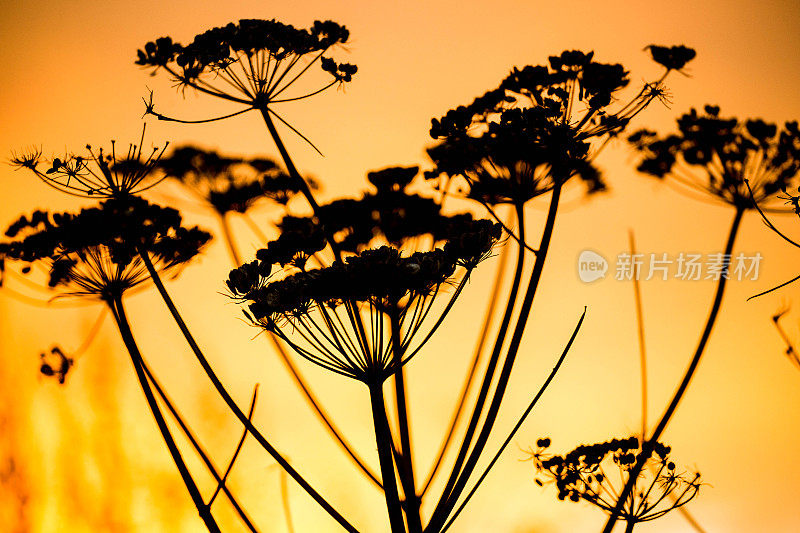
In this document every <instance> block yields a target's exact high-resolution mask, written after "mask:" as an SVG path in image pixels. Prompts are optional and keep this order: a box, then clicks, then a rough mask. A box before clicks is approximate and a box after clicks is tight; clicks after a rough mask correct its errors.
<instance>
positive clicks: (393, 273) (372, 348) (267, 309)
mask: <svg viewBox="0 0 800 533" xmlns="http://www.w3.org/2000/svg"><path fill="white" fill-rule="evenodd" d="M500 235H501V228H500V226H499V225H497V224H493V223H491V222H489V221H486V220H481V221H469V222H465V223H464V224H462V226H461V227H460V228H459V229H458V232H457V233H456V232H455V231H454V234H453V236H452V238H451V239H449V240H448V241H447V242H446V244H445V245H444V247H443V248H437V249H434V250H431V251H429V252H416V253H413V254H411V255H409V256H403V255H402V254H401V253H400V251H399V250H397V249H395V248H392V247H390V246H383V247H380V248H377V249H370V250H364V251H362V252H360V253H358V254H356V255H352V256H349V257H347V258H346V259H345V260H344V261H337V262H335V263H334V264H333V265H331V266H329V267H325V268H320V269H313V270H301V271H299V272H295V273H293V274H288V275H287V274H286V272H285V271H283V275H280V274H278V272H280V271H278V272H275V273H273V265H274V264H275V263H278V262H279V260H277V259H276V258H275V257H274V256H273V255H272V254H271V253H270V252H269V250H267V249H265V250H260V251H259V253H258V254H257V259H256V260H255V261H253V262H251V263H247V264H244V265H242V266H241V267H239V268H237V269H234V270H233V271H231V273H230V275H229V277H228V280H227V285H228V288H229V290H230V291H231V293H232V294H233V295H234V297H235V298H237V299H239V300H241V301H242V302H247V303H248V311H246V312H245V315H246V316H247V317H248V319H249V320H251V321H252V322H253V323H254V324H256V325H259V326H261V327H263V328H264V329H266V330H267V331H270V332H272V333H274V334H276V335H278V336H279V337H280V338H282V339H283V340H284V341H286V342H287V343H288V344H289V345H290V346H292V348H293V349H294V350H295V351H296V352H297V353H298V354H299V355H301V356H302V357H304V358H306V359H308V360H309V361H312V362H314V363H316V364H318V365H320V366H322V367H323V368H327V369H329V370H331V371H333V372H336V373H338V374H342V375H345V376H349V377H351V378H354V379H357V380H360V381H363V382H365V383H367V384H375V383H381V382H382V381H383V380H384V379H386V378H387V377H388V376H390V375H391V374H393V373H394V372H395V371H397V370H398V369H399V368H400V366H401V365H403V364H405V363H406V362H407V361H408V360H409V359H410V358H411V357H413V356H414V355H415V354H416V353H417V352H418V351H419V350H420V348H421V347H422V345H423V344H424V343H425V342H426V341H427V339H428V338H429V337H430V336H431V335H432V334H433V332H434V331H435V329H436V328H437V327H438V326H439V324H441V322H442V320H443V319H444V316H445V315H446V313H447V311H449V309H450V308H451V307H452V305H453V304H454V302H455V299H456V298H457V297H458V295H459V294H460V292H461V290H462V288H463V287H464V284H465V282H466V280H467V279H468V276H469V273H470V272H471V271H472V269H474V268H475V266H477V264H478V263H479V262H480V261H482V260H483V259H485V258H486V257H487V256H488V254H489V253H490V250H491V248H492V246H493V244H494V243H495V242H496V241H497V239H499V237H500ZM458 267H462V268H463V269H464V270H465V271H466V273H465V275H464V276H463V277H462V279H461V281H460V282H459V283H458V286H457V288H456V289H455V291H454V292H453V294H452V295H451V297H450V300H449V302H448V304H447V305H446V307H445V310H444V311H443V312H442V313H440V314H439V317H438V318H435V319H434V318H432V317H431V314H432V309H433V305H434V300H435V299H436V296H438V295H439V294H440V293H441V292H442V291H443V288H444V287H448V286H450V285H452V284H454V283H456V279H457V278H456V277H455V276H456V271H457V268H458ZM362 311H363V312H362ZM357 315H358V316H357ZM362 318H364V320H363V321H362V320H361V319H362ZM387 320H388V323H389V326H387ZM431 321H433V322H434V323H433V325H430V326H428V327H427V334H425V336H424V338H423V339H422V340H421V341H415V337H418V336H419V335H420V334H422V328H423V324H424V323H426V322H427V323H430V322H431ZM394 328H396V329H394ZM390 330H392V331H394V334H393V333H392V331H390ZM398 354H402V356H401V357H398Z"/></svg>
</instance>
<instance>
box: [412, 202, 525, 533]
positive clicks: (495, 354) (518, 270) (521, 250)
mask: <svg viewBox="0 0 800 533" xmlns="http://www.w3.org/2000/svg"><path fill="white" fill-rule="evenodd" d="M516 209H517V220H518V223H519V231H520V235H519V236H520V238H519V239H518V240H517V244H518V250H517V265H516V267H515V270H514V279H513V281H512V282H511V290H510V292H509V296H508V302H507V303H506V309H505V311H504V313H503V318H502V320H501V322H500V327H499V328H498V331H497V338H496V339H495V343H494V348H493V349H492V354H491V356H490V357H489V362H488V364H487V367H486V372H485V373H484V376H483V382H482V383H481V388H480V389H479V392H478V397H477V399H476V400H475V407H474V408H473V410H472V416H471V417H470V421H469V424H468V426H467V430H466V432H465V434H464V439H463V441H462V442H461V447H460V448H459V450H458V456H457V457H456V460H455V463H454V464H453V468H452V470H451V471H450V477H449V478H448V480H447V484H446V485H445V488H444V490H443V491H442V495H441V497H440V499H439V502H438V503H437V504H436V508H435V509H434V511H433V515H432V516H431V521H430V522H429V523H428V526H427V527H426V531H437V529H430V528H431V524H433V523H434V521H435V520H438V521H439V523H438V525H437V526H436V527H437V528H438V527H441V526H442V525H444V522H445V519H446V518H447V516H446V512H447V509H446V508H445V507H446V505H447V502H448V499H449V496H450V493H451V491H452V489H453V487H454V486H455V484H456V482H457V481H458V475H459V473H460V472H461V467H462V465H463V464H464V461H465V460H466V458H467V453H468V452H469V446H470V444H471V443H472V437H473V435H474V433H475V431H476V430H477V427H478V423H479V422H480V417H481V413H482V411H483V406H484V403H485V401H486V398H487V397H488V395H489V389H490V387H491V384H492V378H493V377H494V371H495V369H496V368H497V363H498V362H499V360H500V353H501V351H502V348H503V342H504V341H505V336H506V334H507V333H508V326H509V324H510V322H511V317H512V315H513V313H514V304H515V303H516V301H517V293H518V291H519V287H520V282H521V280H522V270H523V268H524V266H525V247H524V245H523V243H524V241H525V221H524V218H523V216H522V215H523V209H522V205H521V204H518V205H517V206H516ZM442 513H444V514H442Z"/></svg>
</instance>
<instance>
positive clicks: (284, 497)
mask: <svg viewBox="0 0 800 533" xmlns="http://www.w3.org/2000/svg"><path fill="white" fill-rule="evenodd" d="M280 477H281V502H282V503H283V515H284V517H285V518H286V530H287V531H288V532H289V533H294V525H293V524H292V509H291V508H290V507H289V484H288V483H286V471H284V470H281V471H280Z"/></svg>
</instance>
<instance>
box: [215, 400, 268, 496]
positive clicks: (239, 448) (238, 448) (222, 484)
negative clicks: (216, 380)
mask: <svg viewBox="0 0 800 533" xmlns="http://www.w3.org/2000/svg"><path fill="white" fill-rule="evenodd" d="M257 399H258V385H256V386H255V388H254V389H253V399H252V400H250V410H249V411H248V412H247V419H248V420H250V421H251V422H252V421H253V412H254V411H255V409H256V400H257ZM247 433H248V431H247V428H245V429H244V431H242V436H241V437H239V442H238V443H237V444H236V449H235V450H234V451H233V455H232V456H231V460H230V461H228V466H227V467H226V468H225V472H224V473H223V474H222V478H221V479H217V488H216V489H214V494H212V495H211V498H209V500H208V506H209V507H211V504H212V503H214V500H215V499H216V497H217V495H218V494H219V491H220V490H222V491H223V492H225V493H226V494H227V492H228V491H227V485H226V483H227V481H228V476H229V475H230V473H231V470H233V465H234V464H235V463H236V459H237V458H238V457H239V452H241V451H242V446H244V441H245V439H246V438H247ZM214 477H217V476H216V475H215V476H214Z"/></svg>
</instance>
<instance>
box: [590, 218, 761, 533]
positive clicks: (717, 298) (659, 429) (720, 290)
mask: <svg viewBox="0 0 800 533" xmlns="http://www.w3.org/2000/svg"><path fill="white" fill-rule="evenodd" d="M744 212H745V209H744V208H743V207H737V208H736V215H735V216H734V218H733V223H732V224H731V229H730V232H729V234H728V241H727V244H726V245H725V252H724V254H725V255H724V256H723V257H725V258H728V257H730V254H731V250H733V243H734V241H735V240H736V234H737V233H738V231H739V225H740V223H741V221H742V216H743V215H744ZM728 267H729V261H728V260H726V262H725V265H724V268H723V272H722V274H721V275H720V277H719V280H718V282H717V290H716V294H715V295H714V302H713V304H712V305H711V311H710V312H709V315H708V319H707V320H706V325H705V327H704V328H703V333H702V335H701V336H700V341H699V342H698V344H697V349H696V350H695V352H694V355H693V356H692V359H691V361H690V362H689V367H688V368H687V369H686V373H685V374H684V376H683V379H682V380H681V383H680V385H679V386H678V389H677V390H676V391H675V395H674V396H673V397H672V401H670V403H669V405H668V406H667V409H666V411H665V412H664V414H663V415H662V416H661V420H659V422H658V425H657V426H656V428H655V429H654V430H653V434H652V435H651V436H650V439H649V440H648V441H647V442H646V443H642V453H640V454H639V458H638V460H637V461H636V464H635V465H634V467H633V469H632V470H631V471H630V473H629V475H628V481H627V482H626V483H625V488H623V489H622V492H621V493H620V496H619V499H618V500H617V504H616V506H615V507H614V510H613V511H612V513H611V516H609V518H608V521H607V522H606V525H605V527H604V528H603V533H611V530H612V529H613V528H614V524H615V523H616V522H617V518H618V515H619V513H620V511H621V510H622V507H623V506H624V504H625V500H626V499H627V498H628V497H629V496H630V494H631V492H632V490H633V487H634V485H636V480H637V479H638V477H639V474H640V473H641V472H642V468H644V464H645V463H646V462H647V460H648V459H649V458H650V455H651V454H652V453H653V445H654V443H656V442H658V439H659V438H660V437H661V434H662V433H663V432H664V430H665V429H666V427H667V424H668V423H669V421H670V419H671V418H672V415H673V414H674V413H675V409H677V407H678V404H679V403H680V401H681V399H682V398H683V395H684V393H685V392H686V389H687V388H688V387H689V383H690V382H691V381H692V377H693V376H694V373H695V371H696V370H697V365H698V364H699V363H700V358H701V357H702V355H703V352H704V351H705V347H706V344H707V343H708V339H709V337H710V336H711V330H712V329H713V327H714V323H715V322H716V320H717V315H718V314H719V309H720V306H721V304H722V296H723V294H724V292H725V282H726V281H727V275H728Z"/></svg>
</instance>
